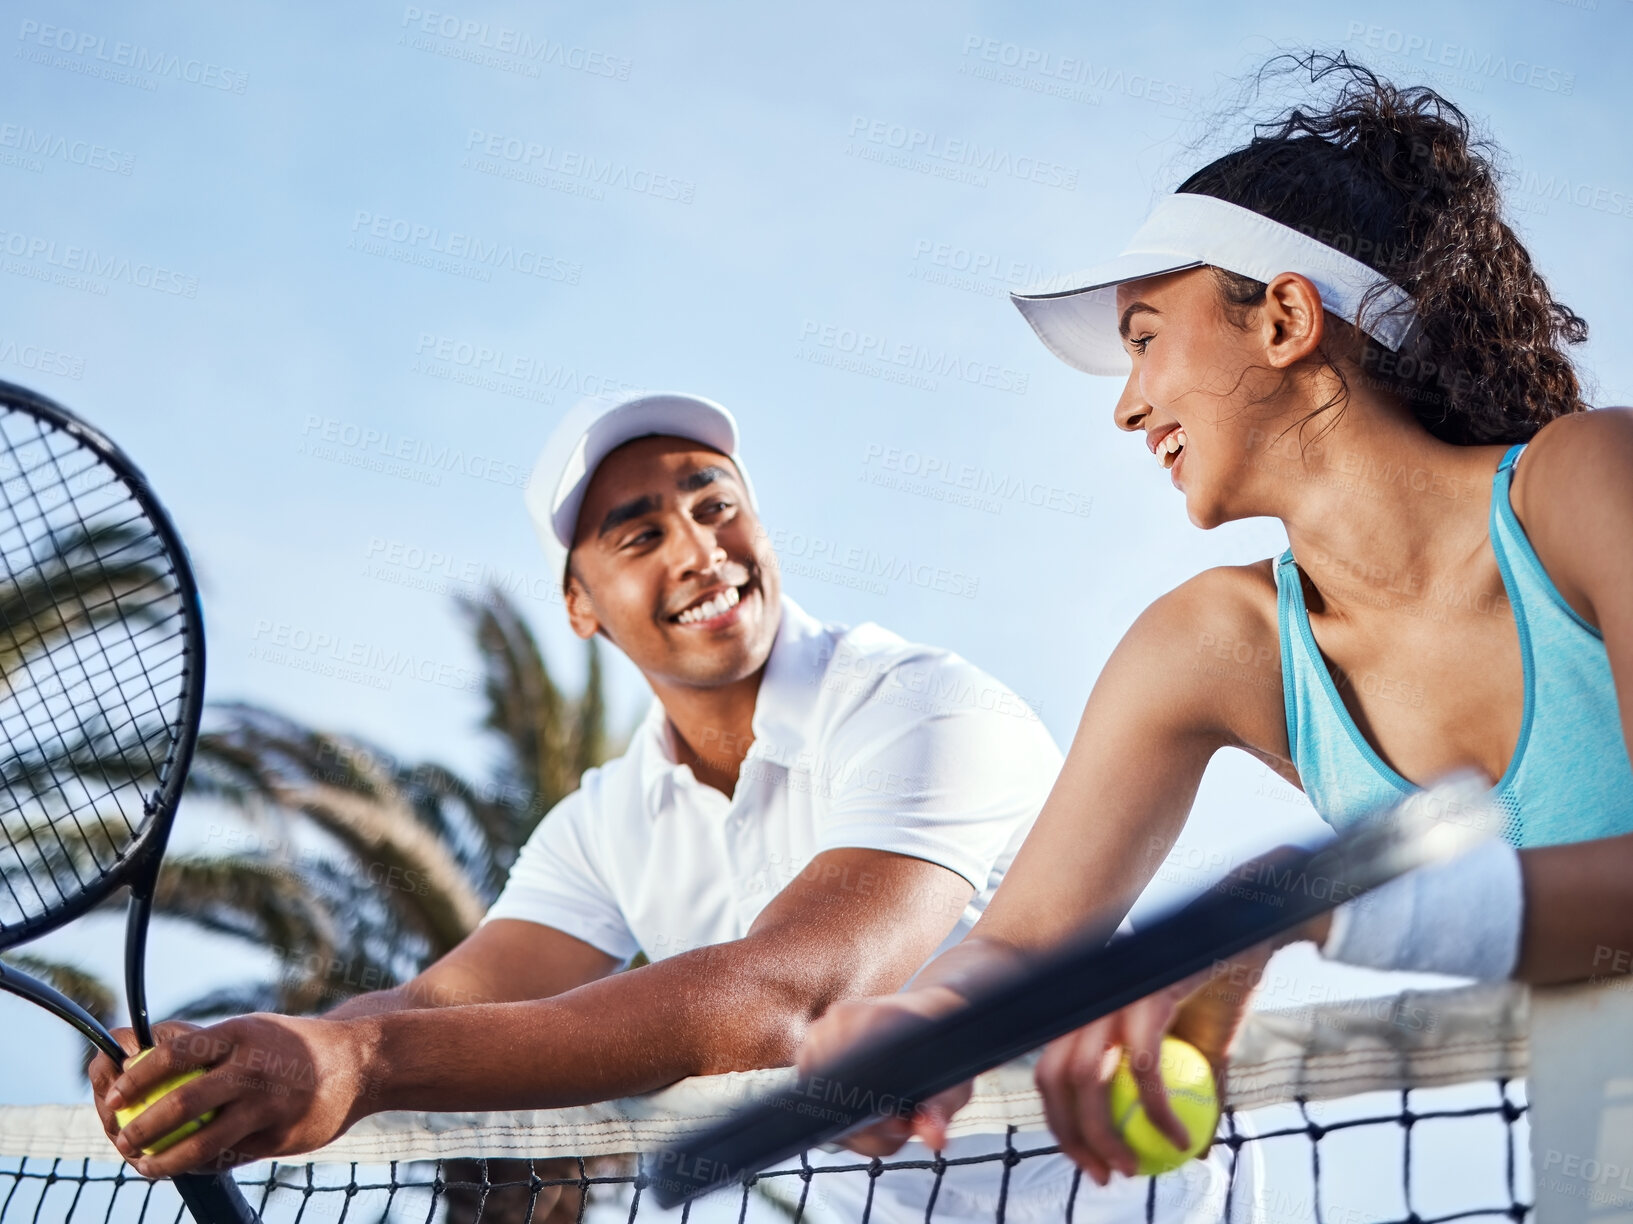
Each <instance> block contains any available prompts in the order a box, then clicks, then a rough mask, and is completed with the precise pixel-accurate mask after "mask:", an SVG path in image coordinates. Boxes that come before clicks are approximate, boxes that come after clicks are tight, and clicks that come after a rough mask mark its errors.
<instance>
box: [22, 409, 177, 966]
mask: <svg viewBox="0 0 1633 1224" xmlns="http://www.w3.org/2000/svg"><path fill="white" fill-rule="evenodd" d="M186 629H187V603H186V597H185V596H184V594H183V587H182V585H181V582H180V580H179V578H178V575H177V573H176V570H175V566H174V564H173V562H172V559H171V556H170V554H169V551H168V549H167V548H166V546H165V544H164V541H163V539H162V538H161V536H159V535H158V534H156V532H155V529H154V526H153V524H152V523H151V522H150V521H149V519H148V517H147V514H146V513H145V511H144V510H143V508H142V507H141V505H140V504H139V503H138V501H137V500H136V499H135V497H134V496H133V495H132V492H131V489H130V488H129V487H128V486H127V485H126V484H125V482H124V481H123V480H122V479H121V477H120V475H119V474H118V473H117V472H116V471H115V470H114V468H113V467H112V466H110V465H109V464H108V463H106V462H105V461H104V460H103V459H102V458H101V457H100V456H99V455H98V454H97V453H96V452H95V451H93V450H91V449H90V448H89V447H87V446H86V445H84V444H83V443H82V442H81V441H80V440H79V439H78V438H76V437H75V436H74V435H73V434H72V433H70V432H69V431H67V430H66V429H63V428H60V427H58V426H57V425H55V424H53V423H51V422H49V421H45V420H42V419H41V418H39V417H36V416H35V415H33V414H32V413H30V412H25V411H22V410H20V409H18V408H16V407H14V406H11V405H6V404H0V947H5V946H8V945H9V944H11V943H14V942H16V941H18V940H20V939H22V938H26V937H27V936H28V935H29V934H31V933H33V932H34V931H35V930H36V929H37V928H38V927H39V926H40V924H41V922H42V920H43V919H45V918H46V916H47V915H50V914H53V913H56V912H58V911H59V910H61V909H62V908H63V907H64V906H66V905H68V904H71V903H73V902H75V901H79V900H83V899H84V898H85V897H86V896H87V895H88V894H96V893H99V892H100V891H102V889H103V888H104V887H105V886H106V883H107V880H108V877H109V873H110V872H111V871H112V869H113V868H114V866H115V865H116V863H118V861H119V860H120V858H121V856H122V855H124V854H125V853H126V852H127V851H128V850H129V848H130V847H131V845H132V844H133V842H134V841H135V839H136V837H137V835H138V834H139V833H140V831H141V830H142V829H143V827H144V825H145V824H146V822H147V820H148V819H149V817H150V815H151V810H150V809H151V807H152V802H153V799H154V797H155V796H156V795H157V794H158V792H159V791H160V789H161V787H162V786H163V784H164V781H165V779H166V778H167V776H168V771H169V769H170V765H171V762H172V759H173V754H174V752H175V749H176V746H177V741H178V739H179V737H180V734H181V731H180V727H181V721H182V706H183V704H184V690H185V683H184V677H185V676H186V673H187V669H188V667H189V664H190V662H191V660H190V655H189V637H188V634H187V632H186Z"/></svg>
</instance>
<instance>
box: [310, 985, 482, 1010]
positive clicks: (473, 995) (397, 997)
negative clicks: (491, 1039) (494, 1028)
mask: <svg viewBox="0 0 1633 1224" xmlns="http://www.w3.org/2000/svg"><path fill="white" fill-rule="evenodd" d="M492 1002H494V1000H493V998H492V997H491V996H484V995H482V994H479V993H478V992H476V991H474V990H467V989H464V988H462V987H460V986H457V985H453V984H450V983H448V982H444V981H440V980H436V979H431V978H426V977H418V978H415V979H414V980H413V981H411V982H404V983H403V984H402V985H401V986H393V987H392V988H391V989H390V990H372V991H370V992H369V993H368V994H360V995H353V996H352V997H351V998H349V999H347V1000H346V1001H345V1002H343V1003H341V1004H339V1005H338V1006H336V1007H333V1008H330V1009H329V1010H328V1011H326V1012H324V1013H323V1018H324V1019H325V1020H357V1019H360V1018H362V1017H364V1016H379V1015H385V1014H387V1013H389V1012H401V1011H412V1010H415V1009H417V1008H423V1007H469V1006H472V1005H474V1004H479V1003H492Z"/></svg>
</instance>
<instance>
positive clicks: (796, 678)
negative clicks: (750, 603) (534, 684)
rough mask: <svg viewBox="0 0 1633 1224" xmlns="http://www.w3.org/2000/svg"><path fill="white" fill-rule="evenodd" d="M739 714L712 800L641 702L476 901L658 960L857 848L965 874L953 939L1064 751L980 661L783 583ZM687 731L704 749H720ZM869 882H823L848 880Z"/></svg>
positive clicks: (1019, 834) (980, 902)
mask: <svg viewBox="0 0 1633 1224" xmlns="http://www.w3.org/2000/svg"><path fill="white" fill-rule="evenodd" d="M752 727H753V733H754V742H753V744H752V745H751V746H750V747H749V749H748V755H747V758H746V759H745V760H744V761H743V766H742V770H741V772H740V775H739V779H738V783H737V786H736V792H735V794H734V795H732V796H731V797H729V798H728V797H727V796H726V795H724V794H722V793H721V792H720V791H718V790H716V789H714V788H713V787H712V786H708V785H705V784H703V783H701V782H699V781H698V780H697V779H696V778H695V777H694V776H693V774H692V771H691V769H690V767H688V766H686V765H678V764H676V760H675V751H674V743H673V739H672V734H673V733H672V731H671V730H670V727H669V722H668V718H667V716H666V714H665V712H664V708H663V706H662V704H661V703H660V702H658V701H656V700H654V701H653V703H652V707H651V709H650V710H649V711H648V713H647V717H646V719H645V721H644V722H643V723H642V725H641V727H640V728H639V730H637V731H636V733H635V736H634V739H633V741H632V742H631V744H630V746H629V749H628V751H626V752H625V753H624V755H623V756H621V757H619V758H617V759H616V760H613V761H609V762H607V763H606V764H604V765H602V766H600V767H599V768H596V769H591V770H588V771H586V773H585V774H584V778H583V782H582V784H581V786H580V788H579V789H578V790H577V791H575V792H574V793H573V794H571V795H569V796H568V797H567V798H565V799H563V800H562V801H561V802H560V803H559V804H557V805H556V806H555V807H554V808H553V809H551V811H550V813H549V814H548V815H547V816H546V817H545V818H544V820H542V821H541V822H540V824H539V827H538V828H537V829H536V830H535V831H534V833H533V835H532V837H530V838H529V839H528V842H527V845H526V846H525V847H523V849H522V852H521V855H520V856H519V858H518V859H517V862H516V865H515V866H514V868H513V869H512V870H511V873H510V878H509V880H508V881H507V882H506V884H505V888H504V892H503V893H502V894H501V895H500V897H499V899H498V900H497V901H496V902H495V903H494V905H493V908H492V909H491V910H489V911H488V915H487V918H488V919H492V918H520V919H525V920H527V921H531V922H539V923H543V924H545V925H547V926H552V927H555V928H556V929H557V930H560V931H564V932H566V933H567V934H569V935H572V936H573V937H575V938H577V939H582V940H583V941H584V942H585V943H588V944H593V945H594V946H595V947H597V948H600V949H601V950H602V951H604V952H606V953H608V954H609V955H611V956H614V957H616V958H618V959H619V960H620V961H627V960H629V959H630V958H631V957H633V956H634V955H635V953H636V952H638V951H639V952H645V953H646V955H647V957H648V959H650V960H653V961H657V960H662V959H663V958H665V957H668V956H673V955H675V954H676V953H679V952H685V951H689V950H690V949H693V948H699V947H704V946H706V945H710V944H717V943H724V942H726V941H728V940H734V939H741V938H742V937H744V936H745V935H747V934H748V930H749V927H750V926H751V925H752V924H753V922H754V919H755V918H756V917H757V916H758V915H759V913H760V911H761V910H762V909H763V908H765V906H766V904H767V903H768V902H769V901H770V900H771V898H772V897H774V896H776V894H777V893H778V892H779V891H781V890H782V888H783V887H784V886H785V885H786V884H787V883H789V882H790V881H791V880H792V879H793V878H794V877H795V876H796V875H797V874H799V873H800V872H801V871H803V870H804V869H805V868H806V866H807V865H808V864H809V863H810V861H811V859H813V858H814V857H816V856H817V855H818V854H821V853H822V852H823V851H825V850H835V849H840V848H857V849H869V850H885V851H890V852H891V853H895V854H904V855H908V856H911V857H913V858H919V859H925V860H927V861H929V862H932V863H938V864H940V865H941V866H943V867H946V868H947V869H948V870H950V871H954V872H956V873H957V874H959V875H960V876H962V877H963V878H964V879H966V880H968V881H969V883H970V884H971V886H972V887H973V888H974V889H975V896H974V898H973V899H972V900H971V901H970V903H969V905H968V906H966V907H965V909H964V912H963V913H962V915H960V917H959V920H958V923H957V926H956V928H955V929H954V931H953V932H952V934H951V935H950V936H949V942H954V941H956V940H957V939H958V938H959V937H961V936H962V935H963V934H964V933H965V932H966V931H967V930H968V929H969V927H970V926H971V924H973V923H974V921H975V919H976V918H977V917H978V916H979V915H980V913H981V911H982V909H983V908H985V906H986V903H987V900H988V898H990V897H991V895H992V892H993V890H994V889H995V888H996V887H997V886H998V882H999V881H1000V880H1001V879H1002V878H1003V874H1004V872H1005V871H1006V870H1007V869H1008V867H1009V864H1010V861H1011V860H1012V859H1013V858H1014V856H1015V851H1016V850H1017V849H1018V848H1019V847H1020V844H1021V841H1022V840H1023V839H1024V838H1025V836H1026V833H1027V830H1028V829H1030V828H1031V825H1032V821H1033V819H1034V818H1035V817H1036V815H1037V812H1038V809H1039V808H1040V807H1042V805H1043V801H1044V798H1045V797H1046V796H1047V795H1048V793H1049V788H1050V787H1051V786H1052V785H1053V784H1054V780H1055V775H1056V774H1057V773H1059V771H1060V766H1061V756H1060V750H1059V749H1058V748H1056V746H1055V743H1054V740H1053V739H1052V738H1051V737H1050V735H1049V732H1048V731H1047V730H1046V729H1045V728H1044V726H1043V724H1042V722H1041V721H1040V720H1039V719H1038V716H1037V713H1036V712H1035V711H1034V710H1032V709H1031V708H1030V707H1029V706H1028V705H1027V704H1026V702H1024V701H1022V700H1021V699H1020V698H1019V697H1017V696H1016V695H1015V694H1014V693H1013V692H1012V691H1011V690H1010V689H1008V688H1007V687H1005V686H1004V685H1002V684H1000V683H999V682H998V681H997V680H995V679H993V678H992V677H991V676H989V675H987V674H986V673H985V672H983V671H982V670H981V669H980V668H977V667H975V666H974V665H972V664H971V663H969V662H967V661H965V660H964V659H962V658H960V657H959V656H958V655H956V654H954V653H953V652H951V651H948V650H941V649H937V648H935V647H930V646H919V645H915V644H913V643H910V642H905V641H903V640H902V639H901V638H899V637H897V636H896V635H895V634H894V633H891V632H890V631H889V630H886V629H881V628H880V627H879V626H878V625H874V624H863V625H858V626H856V627H855V628H850V629H847V628H845V627H844V626H841V625H830V624H823V623H821V622H819V621H817V620H815V619H814V618H813V617H811V616H809V615H808V614H807V613H806V612H805V611H804V610H803V609H801V608H800V607H799V605H798V604H796V603H795V602H794V601H793V600H792V599H789V598H787V597H786V596H785V597H784V598H783V601H782V621H781V624H780V626H779V628H778V630H777V638H776V641H775V643H774V644H773V645H772V648H771V655H770V658H769V659H768V661H767V663H766V669H765V675H764V677H763V678H762V680H761V683H760V691H759V695H758V697H757V699H756V701H755V706H754V717H753V721H752ZM705 738H707V737H705ZM695 747H696V748H697V750H698V752H699V753H700V754H701V755H703V756H705V757H708V756H711V755H713V754H714V753H716V752H718V753H719V754H720V755H726V753H727V752H728V751H730V750H731V749H732V748H733V747H734V746H733V745H730V744H723V743H721V742H719V741H718V740H716V741H715V742H713V743H710V742H704V743H701V744H698V745H696V746H695ZM870 883H871V881H870V879H868V878H867V877H861V878H858V879H856V880H854V881H838V884H839V886H840V888H841V889H842V890H843V889H845V888H855V889H856V890H857V891H858V892H862V891H865V890H866V889H867V888H868V887H869V886H870Z"/></svg>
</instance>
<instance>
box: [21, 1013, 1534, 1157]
mask: <svg viewBox="0 0 1633 1224" xmlns="http://www.w3.org/2000/svg"><path fill="white" fill-rule="evenodd" d="M1529 1012H1530V1007H1529V996H1528V994H1527V992H1526V991H1525V990H1524V989H1523V988H1522V987H1518V986H1514V985H1511V984H1509V983H1495V984H1489V985H1487V984H1482V985H1476V986H1470V987H1464V988H1460V989H1455V990H1433V991H1407V992H1404V993H1402V994H1396V995H1390V996H1388V997H1385V998H1379V999H1357V1000H1352V1001H1348V1002H1343V1003H1329V1004H1323V1005H1321V1006H1319V1007H1308V1008H1297V1009H1290V1010H1275V1011H1264V1012H1255V1013H1253V1014H1252V1015H1251V1016H1250V1017H1249V1018H1248V1021H1247V1023H1246V1024H1245V1025H1244V1027H1243V1030H1242V1033H1241V1034H1240V1036H1239V1038H1238V1040H1237V1043H1236V1045H1235V1047H1234V1049H1233V1052H1232V1058H1231V1067H1230V1074H1229V1080H1228V1084H1227V1088H1226V1094H1225V1105H1226V1106H1227V1107H1230V1108H1234V1109H1240V1110H1246V1109H1256V1108H1259V1107H1261V1106H1265V1105H1272V1104H1278V1103H1283V1102H1287V1101H1292V1100H1298V1099H1303V1100H1308V1101H1321V1100H1334V1099H1338V1098H1341V1097H1348V1096H1354V1095H1357V1094H1360V1093H1365V1092H1377V1091H1399V1090H1402V1089H1406V1088H1433V1087H1439V1086H1443V1085H1451V1084H1462V1083H1473V1082H1478V1081H1494V1080H1518V1079H1523V1078H1524V1077H1525V1075H1526V1072H1527V1067H1528V1057H1529V1056H1528V1048H1527V1031H1528V1027H1529ZM793 1074H794V1073H793V1071H792V1069H790V1068H778V1069H774V1070H767V1071H744V1072H734V1073H732V1074H728V1075H716V1076H708V1077H699V1078H696V1079H690V1080H684V1081H682V1082H681V1083H678V1084H675V1085H673V1086H672V1087H669V1088H666V1089H664V1090H663V1091H662V1092H657V1093H653V1094H652V1095H650V1096H645V1097H635V1098H630V1099H626V1100H620V1101H608V1102H605V1103H602V1104H599V1105H586V1106H579V1107H576V1108H572V1109H545V1110H517V1111H511V1112H503V1113H382V1114H375V1115H373V1116H372V1117H369V1118H365V1119H364V1120H363V1121H362V1122H360V1123H358V1124H357V1125H356V1126H354V1127H353V1128H352V1129H351V1130H350V1131H349V1132H348V1133H347V1134H345V1135H343V1136H342V1137H341V1138H340V1139H338V1140H336V1141H335V1142H334V1143H331V1144H330V1145H329V1146H327V1147H325V1148H322V1149H319V1150H318V1151H317V1152H315V1153H313V1154H311V1155H310V1156H309V1157H307V1158H306V1159H308V1160H311V1161H313V1162H316V1163H329V1162H350V1161H356V1162H360V1163H380V1162H387V1161H392V1160H398V1161H407V1160H432V1159H438V1158H443V1159H446V1158H453V1157H490V1158H495V1157H520V1156H526V1157H550V1156H585V1157H589V1156H611V1155H620V1154H624V1153H631V1152H644V1151H650V1150H652V1149H654V1148H657V1147H661V1146H663V1145H664V1144H666V1143H668V1142H670V1141H671V1140H674V1139H676V1138H679V1137H680V1136H682V1135H685V1134H689V1133H691V1132H693V1131H695V1130H698V1129H700V1128H701V1127H703V1126H704V1125H706V1124H708V1123H709V1122H712V1121H714V1120H716V1119H719V1118H722V1117H724V1116H726V1115H727V1114H730V1113H731V1112H733V1111H734V1110H735V1109H737V1108H738V1107H739V1106H741V1105H742V1104H744V1103H745V1102H747V1101H749V1100H752V1099H754V1098H755V1097H758V1096H760V1095H762V1094H764V1093H767V1092H769V1091H771V1090H772V1089H775V1088H779V1087H782V1086H785V1085H787V1084H788V1083H790V1082H791V1081H792V1079H793ZM1043 1125H1044V1121H1043V1109H1042V1104H1041V1102H1040V1100H1039V1098H1038V1095H1037V1093H1036V1091H1035V1090H1034V1089H1033V1086H1032V1068H1031V1064H1030V1061H1029V1060H1021V1061H1017V1062H1014V1063H1010V1064H1008V1065H1006V1066H1003V1067H999V1068H998V1069H996V1070H994V1071H991V1072H988V1073H987V1074H986V1075H983V1076H981V1077H980V1079H978V1080H977V1081H976V1094H975V1097H974V1099H973V1100H972V1101H971V1102H970V1104H969V1105H967V1106H966V1107H965V1108H964V1109H963V1110H962V1111H961V1112H960V1113H959V1115H958V1117H957V1118H956V1119H955V1120H954V1122H953V1125H952V1128H951V1131H952V1134H953V1135H954V1136H958V1135H974V1134H1002V1133H1003V1132H1004V1130H1005V1128H1006V1127H1009V1126H1015V1127H1019V1128H1021V1129H1023V1130H1025V1129H1037V1128H1041V1127H1042V1126H1043ZM0 1154H3V1155H7V1156H28V1157H41V1158H51V1159H55V1158H64V1159H72V1160H80V1159H90V1160H97V1161H109V1160H111V1161H117V1160H118V1159H119V1157H118V1155H117V1153H116V1152H115V1151H114V1149H113V1147H112V1145H111V1144H110V1143H109V1142H108V1139H107V1136H106V1135H105V1134H104V1133H103V1131H102V1127H101V1124H100V1122H99V1121H98V1119H97V1117H96V1115H95V1113H94V1112H93V1111H92V1110H91V1109H89V1108H87V1107H86V1106H84V1105H36V1106H9V1107H0Z"/></svg>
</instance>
